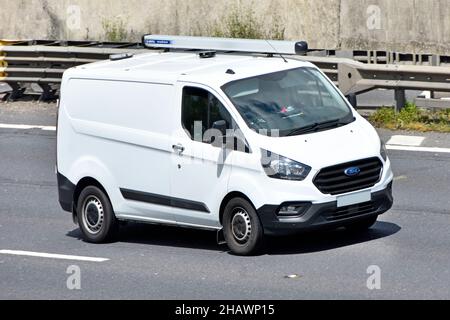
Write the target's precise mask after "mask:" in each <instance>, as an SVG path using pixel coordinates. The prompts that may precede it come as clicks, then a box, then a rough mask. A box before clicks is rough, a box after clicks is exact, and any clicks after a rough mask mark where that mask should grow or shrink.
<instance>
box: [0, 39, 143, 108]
mask: <svg viewBox="0 0 450 320" xmlns="http://www.w3.org/2000/svg"><path fill="white" fill-rule="evenodd" d="M0 44H1V45H0V82H4V83H7V84H8V85H9V86H10V87H11V89H12V91H11V92H9V93H8V95H7V99H8V100H15V99H18V98H20V97H21V96H22V95H23V94H24V92H25V89H26V85H27V84H30V83H34V84H36V85H38V86H39V87H40V89H41V96H40V100H49V99H54V98H55V97H56V92H57V90H58V85H59V83H60V82H61V78H62V74H63V72H64V71H65V70H66V69H68V68H71V67H75V66H79V65H82V64H86V63H91V62H96V61H100V60H105V59H108V57H109V56H110V55H112V54H121V53H130V52H131V53H134V52H137V51H138V50H139V49H141V48H142V46H141V44H140V43H108V42H106V43H104V42H87V41H68V42H63V41H23V42H18V41H4V40H2V41H0ZM139 52H142V51H139Z"/></svg>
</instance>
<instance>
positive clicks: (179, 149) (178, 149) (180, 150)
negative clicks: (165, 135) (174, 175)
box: [172, 144, 185, 154]
mask: <svg viewBox="0 0 450 320" xmlns="http://www.w3.org/2000/svg"><path fill="white" fill-rule="evenodd" d="M172 149H173V150H174V151H176V152H178V154H182V153H183V152H184V150H185V149H184V147H183V145H181V144H174V145H173V146H172Z"/></svg>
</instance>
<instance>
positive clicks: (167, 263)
mask: <svg viewBox="0 0 450 320" xmlns="http://www.w3.org/2000/svg"><path fill="white" fill-rule="evenodd" d="M0 123H3V124H22V125H23V124H28V125H40V126H54V123H55V107H54V105H40V106H37V105H35V104H33V103H28V104H17V103H14V104H0ZM382 135H383V136H384V138H385V139H389V135H391V133H389V132H382ZM433 137H434V138H433V139H434V140H433V139H431V140H432V141H435V142H436V143H440V144H441V145H440V147H445V145H446V144H447V145H449V144H450V136H449V135H437V136H436V135H435V136H433ZM55 143H56V137H55V132H54V131H52V130H45V129H43V128H41V127H37V128H31V129H30V128H28V129H27V128H20V129H18V128H8V127H7V126H3V128H1V126H0V299H16V298H25V299H105V298H111V299H135V298H141V299H431V298H436V299H450V268H449V267H450V249H449V248H450V194H449V191H450V186H449V182H450V153H440V152H433V153H430V152H415V151H401V150H400V151H391V152H390V157H391V159H392V161H393V167H394V172H395V176H396V182H395V188H394V192H395V205H394V208H393V209H392V210H391V211H389V212H387V213H386V214H384V215H383V216H382V217H380V219H379V222H378V223H377V224H376V225H375V226H374V227H373V228H372V229H371V230H370V231H368V232H367V233H366V234H363V235H351V234H348V233H347V232H345V231H344V230H337V231H332V232H322V233H315V234H308V235H302V236H295V237H289V238H279V239H271V241H270V242H269V244H268V246H267V250H266V253H265V254H263V255H261V256H256V257H237V256H234V255H232V254H230V253H229V252H228V251H227V248H226V246H219V245H217V244H216V235H215V233H212V232H206V231H195V230H187V229H177V228H169V227H157V226H150V225H139V224H130V225H128V226H126V227H125V228H123V229H122V231H121V234H120V238H119V241H117V242H115V243H111V244H104V245H93V244H88V243H85V242H83V241H82V240H81V239H80V232H79V230H78V228H77V226H75V225H74V224H73V223H72V221H71V216H70V214H68V213H65V212H63V211H62V210H61V209H60V207H59V204H58V202H57V186H56V177H55V174H54V163H55ZM429 147H432V146H429ZM4 250H21V251H28V252H38V253H51V254H61V255H71V256H77V257H78V256H82V257H90V258H105V259H108V260H106V261H102V262H99V261H79V260H76V259H75V258H74V259H75V260H65V259H53V258H46V257H30V256H23V255H10V254H7V253H8V251H4ZM69 259H71V258H70V257H69ZM70 266H75V269H76V270H78V271H80V285H81V288H80V290H77V289H75V290H70V289H68V286H67V284H68V279H69V284H70V283H71V282H70V280H71V278H70V277H71V275H72V274H69V273H67V272H68V268H69V267H70ZM370 266H376V267H375V269H373V268H372V269H370V268H369V267H370ZM78 268H79V269H78ZM368 269H369V271H371V270H378V271H380V285H381V288H380V289H375V290H369V289H368V287H367V280H368V278H369V276H370V274H368V272H367V271H368ZM71 270H74V269H69V271H71ZM288 275H296V277H291V278H289V277H286V276H288ZM69 287H70V286H69Z"/></svg>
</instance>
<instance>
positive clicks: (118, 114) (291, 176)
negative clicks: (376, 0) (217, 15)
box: [57, 36, 393, 255]
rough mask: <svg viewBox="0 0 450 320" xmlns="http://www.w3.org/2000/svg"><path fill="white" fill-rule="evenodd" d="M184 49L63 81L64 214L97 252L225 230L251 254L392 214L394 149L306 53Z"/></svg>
mask: <svg viewBox="0 0 450 320" xmlns="http://www.w3.org/2000/svg"><path fill="white" fill-rule="evenodd" d="M196 39H197V40H198V39H200V40H204V39H202V38H192V39H188V40H186V39H184V40H185V41H187V42H189V41H194V40H196ZM178 40H180V39H179V38H177V37H159V38H158V37H156V36H153V37H152V36H149V37H146V38H144V42H145V44H146V45H147V46H154V47H158V46H159V47H166V48H169V49H170V48H171V47H173V48H174V50H167V49H166V50H160V51H149V52H148V53H147V52H146V53H143V54H139V55H136V56H131V55H125V56H123V57H112V58H111V59H110V60H108V61H102V62H97V63H93V64H89V65H84V66H79V67H75V68H72V69H69V70H68V71H66V72H65V73H64V76H63V80H62V86H61V99H60V105H59V111H58V124H57V177H58V187H59V202H60V204H61V206H62V208H63V209H64V210H66V211H68V212H71V213H72V214H73V217H74V221H75V222H77V223H78V224H79V227H80V229H81V231H82V233H83V235H84V237H85V239H86V240H87V241H89V242H93V243H99V242H104V241H110V240H111V239H113V238H114V236H115V235H116V234H117V232H118V229H119V225H120V222H121V221H135V222H143V223H152V224H163V225H174V226H182V227H190V228H198V229H206V230H215V231H218V232H220V233H223V237H224V239H225V241H226V243H227V245H228V246H229V248H230V250H231V251H232V252H233V253H235V254H239V255H248V254H253V253H255V252H257V251H258V250H260V249H261V248H262V245H263V243H264V239H265V237H266V236H270V235H286V234H292V233H297V232H302V231H306V230H314V229H321V228H331V229H332V228H339V227H346V228H348V229H350V230H365V229H368V228H370V227H371V226H372V225H373V224H374V223H375V222H376V220H377V217H378V216H379V215H380V214H382V213H384V212H386V211H387V210H389V209H390V208H391V206H392V203H393V197H392V181H393V174H392V171H391V163H390V161H389V158H388V156H387V154H386V149H385V147H384V145H383V142H382V141H381V140H380V138H379V136H378V134H377V132H376V131H375V129H374V128H373V127H372V126H371V125H370V124H369V123H368V122H367V121H366V120H365V119H364V118H363V117H361V116H360V115H359V114H358V113H357V112H356V111H355V109H354V108H353V107H352V105H351V104H350V103H349V102H348V100H347V99H346V98H345V97H344V96H343V95H342V93H341V92H340V91H339V89H337V87H336V86H335V85H334V84H333V82H332V81H330V79H328V78H327V77H326V76H325V75H324V73H323V72H321V71H320V70H319V69H318V68H317V67H316V66H314V65H313V64H311V63H308V62H304V61H299V60H298V59H295V53H296V51H298V48H299V47H301V46H302V44H301V43H300V44H298V43H290V44H289V42H287V43H286V42H272V43H269V42H267V43H264V42H251V41H250V42H245V41H246V40H240V41H237V40H230V42H228V43H227V44H229V45H231V44H234V46H232V49H230V50H229V51H233V52H231V53H230V52H225V51H227V50H225V48H222V47H221V46H222V45H223V43H219V42H218V43H214V41H215V40H214V39H206V40H204V41H202V42H201V43H199V42H197V43H196V44H197V46H196V45H195V44H193V45H192V49H199V50H197V51H195V50H191V51H186V50H185V49H187V48H186V47H183V46H182V45H181V44H179V45H178V46H177V41H178ZM233 41H235V42H233ZM244 44H247V45H244ZM240 45H243V46H244V48H243V49H242V48H241V49H242V50H239V46H240ZM253 45H259V46H260V47H258V48H253V47H252V46H253ZM264 45H265V46H266V47H265V48H266V49H267V50H265V49H262V48H263V46H264ZM289 46H290V47H292V49H290V50H291V51H292V52H284V51H283V50H284V49H283V48H287V47H289ZM204 48H208V49H211V50H209V51H202V49H204ZM181 49H182V50H181ZM221 49H223V50H221ZM242 51H252V52H253V51H255V52H256V51H257V52H259V53H264V54H249V53H246V52H242ZM277 53H281V54H282V53H284V54H285V55H284V56H283V57H279V56H278V55H277ZM289 54H291V55H289Z"/></svg>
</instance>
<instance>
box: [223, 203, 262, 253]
mask: <svg viewBox="0 0 450 320" xmlns="http://www.w3.org/2000/svg"><path fill="white" fill-rule="evenodd" d="M223 234H224V237H225V241H226V242H227V245H228V247H229V248H230V250H231V252H233V253H234V254H237V255H252V254H256V253H258V251H259V250H260V249H261V246H262V244H263V240H264V231H263V228H262V225H261V222H260V220H259V217H258V214H257V213H256V210H255V209H254V208H253V206H252V205H251V204H250V203H249V202H248V201H247V200H245V199H243V198H234V199H232V200H231V201H230V202H228V204H227V205H226V207H225V209H224V214H223Z"/></svg>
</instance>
